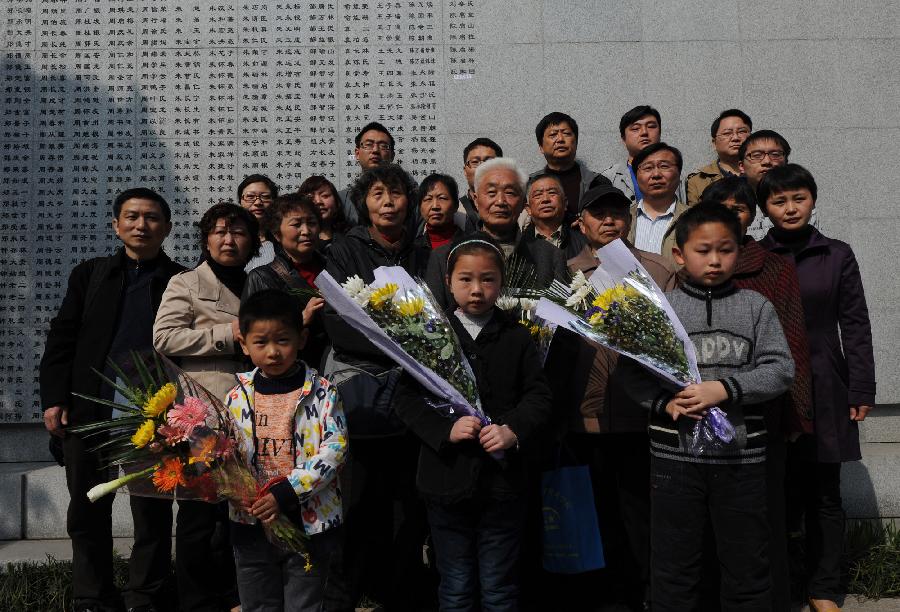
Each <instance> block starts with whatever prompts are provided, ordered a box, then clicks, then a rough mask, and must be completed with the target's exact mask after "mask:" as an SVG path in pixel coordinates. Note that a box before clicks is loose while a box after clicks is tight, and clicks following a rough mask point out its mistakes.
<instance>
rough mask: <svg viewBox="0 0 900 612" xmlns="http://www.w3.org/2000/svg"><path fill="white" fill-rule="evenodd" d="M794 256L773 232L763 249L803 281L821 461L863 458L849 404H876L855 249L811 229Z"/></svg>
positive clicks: (869, 336)
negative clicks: (781, 259) (782, 259)
mask: <svg viewBox="0 0 900 612" xmlns="http://www.w3.org/2000/svg"><path fill="white" fill-rule="evenodd" d="M811 230H812V231H811V233H810V234H809V239H808V241H807V242H806V245H805V246H804V247H803V248H802V249H801V250H800V251H799V252H798V253H797V254H796V255H793V254H792V252H791V249H790V248H789V247H788V246H786V245H785V244H783V243H782V242H781V241H780V240H779V239H778V236H777V234H776V233H775V232H774V231H771V230H770V231H769V234H768V235H767V236H766V237H765V238H764V239H763V240H762V241H760V246H762V247H763V248H765V249H768V250H770V251H772V252H774V253H778V254H779V255H781V256H783V257H785V258H786V259H788V260H793V261H794V263H795V265H796V267H797V277H798V279H799V281H800V296H801V298H802V301H803V314H804V317H805V320H806V332H807V340H808V341H809V354H810V364H811V366H812V382H813V407H814V427H815V434H816V442H817V453H818V460H819V461H823V462H839V461H856V460H859V459H860V458H861V454H860V448H859V431H858V423H857V422H856V421H851V420H850V408H849V407H850V406H851V405H864V406H874V405H875V357H874V354H873V350H872V328H871V324H870V322H869V309H868V307H867V306H866V296H865V292H864V291H863V284H862V277H861V276H860V273H859V265H858V264H857V263H856V256H855V255H854V254H853V249H851V248H850V246H849V245H848V244H847V243H845V242H841V241H840V240H835V239H833V238H828V237H826V236H823V235H822V234H821V233H820V232H819V231H818V230H816V229H815V228H811Z"/></svg>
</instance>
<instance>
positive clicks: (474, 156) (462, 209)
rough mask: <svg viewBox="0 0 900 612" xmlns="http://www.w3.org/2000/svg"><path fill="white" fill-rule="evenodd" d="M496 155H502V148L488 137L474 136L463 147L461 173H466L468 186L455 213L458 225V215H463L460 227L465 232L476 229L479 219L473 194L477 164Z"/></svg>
mask: <svg viewBox="0 0 900 612" xmlns="http://www.w3.org/2000/svg"><path fill="white" fill-rule="evenodd" d="M497 157H503V149H501V148H500V145H498V144H497V143H496V142H494V141H493V140H491V139H490V138H476V139H475V140H473V141H472V142H470V143H469V144H467V145H466V148H465V149H463V174H465V175H466V183H467V184H468V186H469V188H468V189H467V190H466V193H465V194H464V195H463V196H462V197H461V198H460V199H459V209H458V210H457V213H456V218H455V219H454V220H455V221H456V224H457V225H460V218H459V217H460V216H461V215H464V216H465V218H464V219H462V221H463V224H462V225H461V227H463V229H464V230H465V231H466V232H472V231H475V230H477V229H478V226H479V225H480V223H481V219H480V218H479V217H478V208H477V207H476V206H475V200H474V199H473V197H472V196H473V194H474V193H475V171H476V170H478V166H480V165H481V164H483V163H484V162H486V161H490V160H492V159H495V158H497Z"/></svg>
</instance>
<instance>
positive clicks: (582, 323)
mask: <svg viewBox="0 0 900 612" xmlns="http://www.w3.org/2000/svg"><path fill="white" fill-rule="evenodd" d="M598 254H599V256H600V261H601V264H600V267H599V268H597V270H596V271H595V272H594V274H592V275H591V277H590V278H585V276H584V275H583V274H582V273H581V272H579V273H577V274H576V275H575V277H574V278H573V279H572V282H571V284H570V285H569V286H568V287H567V286H565V285H563V284H561V283H554V285H553V286H551V288H550V290H548V291H547V292H546V293H545V297H543V298H541V300H540V302H539V303H538V307H537V315H538V316H540V317H543V318H544V319H546V320H548V321H550V322H552V323H555V324H557V325H562V326H564V327H565V328H567V329H570V330H572V331H574V332H575V333H577V334H579V335H581V336H582V337H584V338H586V339H588V340H590V341H592V342H595V343H597V344H600V345H602V346H605V347H607V348H609V349H611V350H613V351H615V352H617V353H620V354H622V355H625V356H627V357H630V358H632V359H634V360H635V361H637V362H638V363H640V364H641V365H643V366H644V367H646V368H648V369H649V370H651V371H653V372H654V373H656V374H657V375H659V376H661V377H662V378H664V379H666V380H668V381H670V382H672V383H674V384H675V385H677V386H679V387H686V386H687V385H689V384H692V383H696V382H700V371H699V368H698V367H697V355H696V352H695V350H694V345H693V343H692V342H691V340H690V337H689V336H688V334H687V331H685V329H684V326H683V325H682V324H681V321H679V320H678V317H677V316H676V314H675V312H674V311H673V310H672V307H671V305H670V304H669V302H668V300H667V299H666V297H665V295H664V294H663V292H662V291H661V290H660V288H659V287H658V286H657V285H656V283H655V282H653V279H652V278H651V277H650V275H649V274H648V273H647V271H646V270H645V269H644V267H643V266H641V264H640V262H638V261H637V259H635V258H634V255H632V254H631V251H629V250H628V248H627V247H626V246H625V245H624V244H623V243H622V241H621V240H616V241H614V242H612V243H610V244H608V245H606V246H605V247H603V248H602V249H600V251H599V253H598ZM734 433H735V432H734V428H733V427H732V425H731V423H730V422H729V421H728V418H727V417H726V416H725V413H724V412H722V411H721V410H720V409H719V408H717V407H714V408H712V409H710V410H709V411H708V412H707V414H706V415H704V417H703V419H702V420H700V421H698V422H697V424H696V425H695V427H694V431H693V436H692V448H691V450H692V451H693V452H694V453H696V454H701V453H703V452H704V451H705V449H707V448H710V447H711V446H715V445H718V444H722V443H724V444H727V443H729V442H731V440H732V439H733V438H734Z"/></svg>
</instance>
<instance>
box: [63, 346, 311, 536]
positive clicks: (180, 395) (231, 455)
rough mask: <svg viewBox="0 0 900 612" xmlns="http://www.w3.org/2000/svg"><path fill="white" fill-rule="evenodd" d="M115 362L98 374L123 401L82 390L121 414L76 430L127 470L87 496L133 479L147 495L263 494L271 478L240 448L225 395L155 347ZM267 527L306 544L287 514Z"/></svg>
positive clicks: (241, 497) (245, 501) (237, 499)
mask: <svg viewBox="0 0 900 612" xmlns="http://www.w3.org/2000/svg"><path fill="white" fill-rule="evenodd" d="M109 365H110V368H111V369H112V370H113V371H114V372H115V374H116V378H117V380H115V381H113V380H110V379H109V378H107V377H106V376H104V375H103V374H100V373H99V372H98V373H97V374H98V375H99V376H100V377H101V378H102V379H103V380H104V381H105V382H106V383H107V384H108V385H110V386H112V387H113V388H114V389H115V390H116V392H117V397H121V398H124V401H110V400H105V399H101V398H95V397H87V396H81V397H84V398H85V399H88V400H90V401H93V402H97V403H99V404H103V405H106V406H109V407H111V408H113V409H114V410H116V411H117V412H118V413H119V414H118V415H117V416H115V417H114V418H111V419H107V420H104V421H99V422H96V423H89V424H86V425H81V426H78V427H73V428H72V429H71V430H70V431H72V432H73V433H76V434H79V435H82V436H84V437H85V438H86V439H91V438H96V439H98V440H99V441H98V443H97V444H96V445H95V446H94V447H93V448H92V449H91V450H93V451H95V452H99V453H101V454H102V456H103V457H104V460H105V462H106V463H107V464H108V465H109V466H110V467H113V468H115V469H117V470H119V469H121V470H123V471H124V472H125V473H124V475H123V476H121V477H119V478H115V479H113V480H111V481H109V482H106V483H103V484H100V485H97V486H95V487H93V488H92V489H91V490H90V491H88V494H87V495H88V499H90V500H91V501H92V502H93V501H96V500H97V499H99V498H101V497H103V496H104V495H108V494H110V493H112V492H114V491H116V490H117V489H119V488H121V487H127V491H128V493H129V494H131V495H137V496H141V497H168V498H172V499H176V500H202V501H206V502H210V503H215V502H219V501H222V500H226V499H227V500H229V501H231V502H234V503H236V504H237V505H240V506H247V505H251V504H252V503H253V501H255V500H256V499H258V498H259V497H260V496H262V495H264V494H265V492H266V491H265V488H264V484H265V483H261V482H259V480H258V479H257V474H256V470H254V469H252V468H251V467H250V466H249V464H248V462H247V461H246V458H245V457H242V456H241V454H240V452H239V450H238V449H239V445H238V444H236V443H235V442H236V441H237V438H236V436H237V435H240V434H239V433H238V429H237V425H236V424H235V422H234V420H233V418H232V417H231V415H230V414H229V412H228V410H226V408H225V406H224V404H223V403H222V401H221V400H220V399H219V398H216V397H213V395H212V394H211V393H210V392H209V391H207V390H206V389H204V388H203V387H202V386H200V385H199V384H197V382H196V381H194V380H193V379H192V378H191V377H190V376H188V375H187V374H185V373H184V372H182V371H181V370H180V369H179V368H178V367H176V366H175V365H174V364H173V363H172V362H171V361H169V360H168V359H166V358H165V357H163V356H161V355H159V354H157V353H155V352H153V353H151V354H150V355H149V356H146V355H142V354H138V353H134V352H132V353H131V358H130V359H129V360H128V362H127V363H123V364H116V363H113V362H112V361H110V363H109ZM126 372H127V373H126ZM129 374H130V375H129ZM131 381H134V382H131ZM265 529H266V531H267V535H268V536H269V538H270V540H271V541H272V542H273V543H275V544H277V545H279V546H281V547H282V548H284V549H286V550H291V551H295V552H302V551H303V550H305V547H304V545H303V541H304V540H305V538H306V536H305V532H304V530H303V528H302V527H300V526H297V525H294V524H293V523H292V522H291V521H290V520H289V519H287V518H285V517H283V516H279V518H278V519H276V520H275V521H274V522H273V523H270V524H269V525H266V526H265Z"/></svg>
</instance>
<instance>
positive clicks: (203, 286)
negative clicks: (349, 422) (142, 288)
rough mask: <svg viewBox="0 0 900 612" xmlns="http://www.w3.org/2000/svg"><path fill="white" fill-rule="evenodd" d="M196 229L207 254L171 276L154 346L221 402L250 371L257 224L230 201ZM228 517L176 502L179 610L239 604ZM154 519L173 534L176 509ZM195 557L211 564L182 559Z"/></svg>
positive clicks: (215, 509)
mask: <svg viewBox="0 0 900 612" xmlns="http://www.w3.org/2000/svg"><path fill="white" fill-rule="evenodd" d="M198 227H199V228H200V248H201V249H202V251H203V258H202V260H201V263H200V265H198V266H197V267H196V268H194V269H193V270H188V271H187V272H182V273H181V274H178V275H176V276H173V277H172V279H171V280H170V281H169V285H168V286H167V287H166V291H165V293H163V296H162V303H161V304H160V307H159V311H158V312H157V314H156V322H155V323H154V324H153V346H154V348H156V350H157V351H159V352H160V353H162V354H163V355H166V356H167V357H173V358H176V361H178V362H179V365H180V366H181V369H183V370H184V371H185V372H187V373H188V374H189V375H190V376H191V377H192V378H194V379H195V380H196V381H197V382H198V383H200V384H201V385H203V387H205V388H206V389H207V390H208V391H209V392H210V393H211V394H212V395H214V396H216V397H218V398H219V399H221V400H224V399H225V394H226V393H227V392H228V391H229V390H230V389H231V388H232V387H233V386H234V384H235V377H234V374H235V372H239V371H242V370H244V369H246V368H244V367H243V361H242V360H241V358H240V355H241V351H240V349H239V348H237V347H238V343H237V336H238V325H237V314H238V308H239V306H240V303H241V300H240V295H241V291H242V290H243V286H244V281H245V280H246V278H247V275H246V273H245V272H244V266H245V265H246V264H247V262H248V261H249V260H250V258H251V257H252V256H253V255H255V254H256V252H257V251H258V250H259V227H258V225H257V222H256V218H255V217H254V216H253V215H252V214H251V213H250V212H248V211H247V210H244V209H243V208H241V207H240V206H237V205H235V204H227V203H223V204H216V205H215V206H213V207H212V208H210V209H209V210H208V211H206V213H205V214H204V215H203V218H202V219H200V223H199V224H198ZM164 515H165V516H164ZM225 516H227V513H224V514H223V513H222V512H221V508H220V507H219V506H218V505H215V504H207V503H205V502H202V501H185V500H179V501H178V522H177V525H176V528H175V568H176V575H177V577H178V597H179V608H180V609H182V610H191V611H192V612H208V611H213V610H223V609H225V610H227V609H229V608H232V607H234V606H237V605H238V601H237V590H236V588H235V582H234V566H233V563H232V562H231V561H230V557H231V549H230V548H231V547H230V545H229V544H228V541H227V537H226V536H224V534H227V528H226V529H224V530H222V529H220V530H219V531H218V533H219V534H220V535H218V536H217V535H216V533H217V529H216V527H217V524H221V521H222V520H223V518H224V517H225ZM157 518H158V521H157V523H158V524H157V525H156V529H158V530H159V531H160V533H162V532H166V533H167V534H171V533H172V515H171V513H168V514H166V513H163V512H160V513H159V516H158V517H157ZM166 530H168V531H166ZM179 551H181V552H179ZM187 551H190V552H191V554H187ZM197 558H204V559H209V560H210V561H212V562H211V563H206V564H200V563H193V564H188V563H186V562H184V563H179V560H182V559H184V560H187V559H197Z"/></svg>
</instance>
